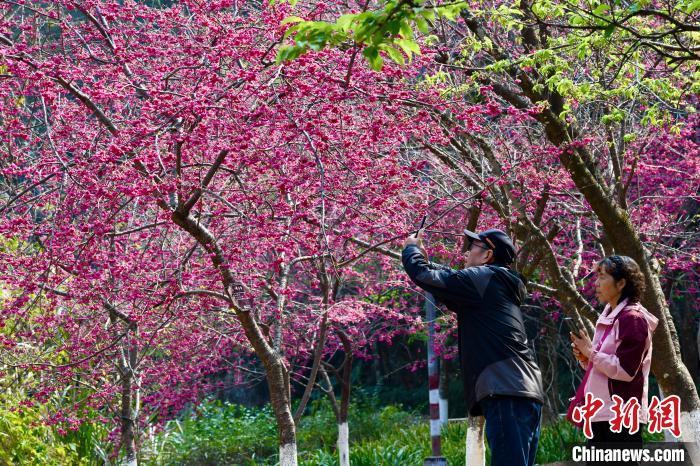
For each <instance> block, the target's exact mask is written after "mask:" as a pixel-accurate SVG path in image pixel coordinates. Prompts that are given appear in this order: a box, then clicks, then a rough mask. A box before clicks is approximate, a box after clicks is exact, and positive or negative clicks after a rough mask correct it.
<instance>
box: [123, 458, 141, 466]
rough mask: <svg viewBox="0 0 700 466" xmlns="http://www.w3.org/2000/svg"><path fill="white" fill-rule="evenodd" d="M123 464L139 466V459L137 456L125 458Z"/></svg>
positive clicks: (124, 465) (125, 465)
mask: <svg viewBox="0 0 700 466" xmlns="http://www.w3.org/2000/svg"><path fill="white" fill-rule="evenodd" d="M121 464H122V466H138V464H139V463H138V461H137V460H136V456H134V457H133V458H131V459H129V458H124V461H122V463H121Z"/></svg>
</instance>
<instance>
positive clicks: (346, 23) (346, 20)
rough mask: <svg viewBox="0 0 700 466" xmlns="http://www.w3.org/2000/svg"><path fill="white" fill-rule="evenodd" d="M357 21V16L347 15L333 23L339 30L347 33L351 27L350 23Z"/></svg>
mask: <svg viewBox="0 0 700 466" xmlns="http://www.w3.org/2000/svg"><path fill="white" fill-rule="evenodd" d="M356 19H357V15H354V14H347V15H342V16H341V17H340V18H338V20H337V21H336V22H335V25H336V26H337V27H338V29H340V30H341V31H346V32H347V31H349V30H350V27H351V26H352V23H353V22H354V21H355V20H356Z"/></svg>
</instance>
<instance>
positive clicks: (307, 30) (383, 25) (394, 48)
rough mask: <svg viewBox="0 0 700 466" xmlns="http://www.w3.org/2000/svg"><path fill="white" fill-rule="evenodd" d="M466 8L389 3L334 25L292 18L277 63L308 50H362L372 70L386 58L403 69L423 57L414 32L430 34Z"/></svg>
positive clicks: (287, 21)
mask: <svg viewBox="0 0 700 466" xmlns="http://www.w3.org/2000/svg"><path fill="white" fill-rule="evenodd" d="M466 6H467V3H466V2H455V3H449V4H448V5H443V6H432V5H429V4H427V3H426V2H424V1H423V0H417V1H406V0H389V1H387V2H386V3H385V6H384V8H383V9H380V10H376V11H364V12H361V13H356V14H344V15H342V16H340V17H339V18H338V19H337V20H336V21H335V22H325V21H304V20H303V19H301V18H299V17H297V16H290V17H288V18H286V19H285V20H284V21H283V24H290V23H294V25H293V26H291V27H290V28H289V29H287V32H286V33H285V35H284V38H285V39H288V38H290V37H291V38H292V43H291V44H287V45H284V46H282V47H280V49H279V51H278V53H277V62H278V63H281V62H283V61H287V60H293V59H295V58H297V57H299V56H300V55H302V54H304V53H306V52H308V51H309V50H321V49H323V48H325V47H348V46H360V47H362V48H363V50H362V56H363V57H364V58H365V59H366V60H367V63H368V64H369V66H370V67H371V68H372V69H373V70H377V71H379V70H381V69H382V67H383V66H384V57H388V58H390V59H391V60H393V61H394V62H396V63H398V64H400V65H403V64H405V63H406V59H408V61H410V60H411V59H412V58H413V56H414V55H419V54H420V47H419V45H418V43H417V42H416V39H415V37H414V33H413V30H414V28H415V29H416V30H418V31H419V32H421V33H422V34H428V33H429V31H430V28H431V24H432V22H433V21H434V20H435V19H436V18H437V17H444V18H447V19H449V20H450V21H454V20H456V18H457V17H458V16H459V14H460V13H461V11H462V10H463V9H464V8H466ZM402 52H403V53H402ZM404 55H405V58H404Z"/></svg>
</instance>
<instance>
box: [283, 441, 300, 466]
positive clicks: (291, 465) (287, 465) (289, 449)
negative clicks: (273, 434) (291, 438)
mask: <svg viewBox="0 0 700 466" xmlns="http://www.w3.org/2000/svg"><path fill="white" fill-rule="evenodd" d="M280 466H297V444H296V443H288V444H286V445H281V446H280Z"/></svg>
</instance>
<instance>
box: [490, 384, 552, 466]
mask: <svg viewBox="0 0 700 466" xmlns="http://www.w3.org/2000/svg"><path fill="white" fill-rule="evenodd" d="M479 404H480V405H481V409H482V411H483V412H484V417H485V418H486V429H485V430H486V440H487V441H488V443H489V447H490V449H491V466H532V465H533V464H535V454H536V453H537V443H538V442H539V440H540V418H541V417H542V404H541V403H540V402H538V401H535V400H532V399H529V398H524V397H517V396H492V397H488V398H486V399H483V400H481V401H480V402H479Z"/></svg>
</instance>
